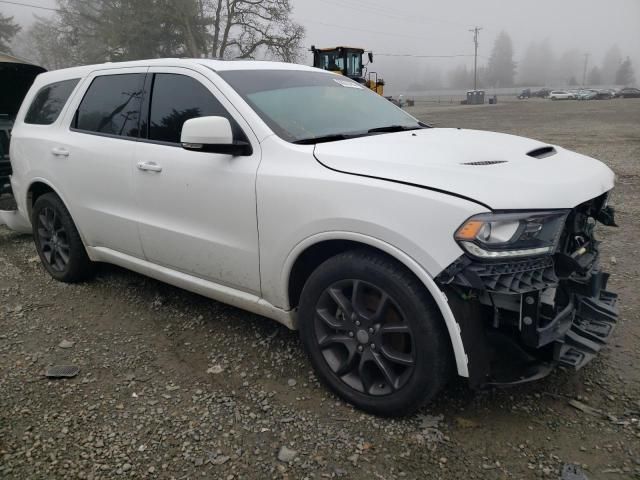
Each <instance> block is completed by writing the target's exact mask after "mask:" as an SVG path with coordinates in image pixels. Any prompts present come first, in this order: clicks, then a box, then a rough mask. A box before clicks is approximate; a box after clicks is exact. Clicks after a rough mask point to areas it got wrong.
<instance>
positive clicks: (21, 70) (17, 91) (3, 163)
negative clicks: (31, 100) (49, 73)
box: [0, 53, 45, 195]
mask: <svg viewBox="0 0 640 480" xmlns="http://www.w3.org/2000/svg"><path fill="white" fill-rule="evenodd" d="M44 71H45V70H44V68H42V67H38V66H36V65H32V64H30V63H28V62H26V61H24V60H21V59H19V58H16V57H13V56H10V55H6V54H3V53H0V195H2V194H3V193H5V192H7V191H8V190H9V186H10V185H9V176H10V175H11V163H10V161H9V139H10V138H11V127H12V126H13V120H14V118H15V116H16V113H18V109H19V108H20V104H21V103H22V99H23V98H24V96H25V95H26V94H27V92H28V91H29V88H30V87H31V84H32V83H33V80H34V79H35V78H36V76H37V75H39V74H40V73H42V72H44Z"/></svg>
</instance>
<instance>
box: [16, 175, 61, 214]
mask: <svg viewBox="0 0 640 480" xmlns="http://www.w3.org/2000/svg"><path fill="white" fill-rule="evenodd" d="M45 193H55V194H56V195H57V196H58V198H60V200H61V201H62V203H64V205H65V206H66V207H67V210H68V209H69V207H68V206H67V202H65V200H64V197H63V196H62V195H60V192H59V191H58V190H57V189H56V188H55V187H54V186H53V185H51V183H49V182H48V181H47V180H44V179H42V178H34V179H33V180H32V181H31V183H29V187H28V188H27V190H26V192H25V206H26V209H27V214H28V215H29V220H31V212H32V210H33V204H34V203H36V200H37V199H38V197H40V196H42V195H44V194H45Z"/></svg>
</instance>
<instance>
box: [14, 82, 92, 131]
mask: <svg viewBox="0 0 640 480" xmlns="http://www.w3.org/2000/svg"><path fill="white" fill-rule="evenodd" d="M79 80H80V79H79V78H74V79H71V80H64V81H62V82H56V83H51V84H49V85H46V86H44V87H42V88H41V89H40V91H38V93H37V94H36V96H35V97H34V99H33V101H32V102H31V105H30V106H29V110H27V114H26V115H25V117H24V123H31V124H35V125H51V124H52V123H53V122H55V121H56V119H57V118H58V116H59V115H60V112H61V111H62V107H64V105H65V103H67V100H68V99H69V96H70V95H71V92H73V89H74V88H75V87H76V85H77V84H78V81H79Z"/></svg>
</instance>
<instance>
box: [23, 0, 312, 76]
mask: <svg viewBox="0 0 640 480" xmlns="http://www.w3.org/2000/svg"><path fill="white" fill-rule="evenodd" d="M58 5H59V8H60V10H61V12H60V13H59V14H58V15H57V16H56V18H55V19H54V21H53V22H46V21H44V20H42V19H41V20H40V21H39V22H37V23H36V25H34V27H33V29H32V33H33V35H34V36H36V34H37V36H38V37H39V38H43V37H45V36H48V37H50V38H55V39H56V40H57V41H58V42H59V43H60V44H62V45H64V47H65V48H64V51H65V56H66V60H65V61H66V63H69V64H86V63H97V62H102V61H119V60H132V59H141V58H157V57H167V56H189V57H208V58H224V59H230V58H268V59H279V60H284V61H295V60H296V59H297V58H298V55H299V53H300V50H301V43H302V41H303V38H304V29H303V27H302V26H301V25H299V24H297V23H295V22H293V21H292V20H291V12H292V7H291V3H290V1H289V0H58ZM45 32H46V35H45ZM31 43H32V44H35V45H36V46H37V48H38V49H40V50H42V51H43V53H44V51H45V50H47V48H46V47H47V46H46V45H45V44H42V42H39V41H35V39H32V41H31ZM38 56H39V57H45V55H44V54H42V55H38Z"/></svg>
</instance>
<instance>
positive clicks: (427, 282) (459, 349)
mask: <svg viewBox="0 0 640 480" xmlns="http://www.w3.org/2000/svg"><path fill="white" fill-rule="evenodd" d="M327 240H348V241H353V242H358V243H362V244H365V245H369V246H371V247H374V248H377V249H379V250H381V251H383V252H385V253H387V254H388V255H390V256H391V257H393V258H395V259H396V260H398V261H399V262H400V263H402V264H403V265H405V266H406V267H407V268H409V269H410V270H411V271H412V272H413V273H414V275H416V277H418V279H420V281H421V282H422V283H423V284H424V286H425V287H426V288H427V290H428V291H429V293H431V296H432V297H433V299H434V300H435V302H436V304H437V305H438V308H439V309H440V313H441V314H442V318H443V319H444V322H445V325H446V327H447V331H448V332H449V338H450V340H451V346H452V348H453V353H454V356H455V360H456V368H457V371H458V375H460V376H461V377H468V376H469V369H468V365H467V362H468V359H467V354H466V352H465V349H464V345H463V343H462V336H461V334H460V331H461V330H460V325H459V324H458V322H457V321H456V319H455V317H454V315H453V312H452V311H451V308H450V306H449V302H448V299H447V296H446V295H445V294H444V292H443V291H442V290H440V288H438V285H437V284H436V282H435V281H434V280H433V278H432V277H431V276H430V275H429V274H428V273H427V272H426V271H425V270H424V269H423V268H422V267H421V266H420V264H418V262H416V261H415V260H414V259H413V258H411V257H410V256H409V255H408V254H406V253H405V252H403V251H401V250H399V249H398V248H396V247H394V246H392V245H390V244H388V243H386V242H384V241H382V240H380V239H377V238H374V237H371V236H368V235H363V234H361V233H355V232H340V231H336V232H323V233H318V234H316V235H312V236H310V237H307V238H305V239H304V240H303V241H301V242H299V243H298V244H297V245H296V246H295V247H294V248H293V250H292V251H291V252H290V253H289V255H288V256H287V259H286V261H285V263H284V266H283V270H282V274H281V276H280V283H281V289H282V291H287V290H288V285H289V275H290V272H291V270H292V268H293V265H294V263H295V261H296V259H297V258H298V257H299V256H300V254H302V252H304V251H305V250H306V249H307V248H309V247H311V246H313V245H315V244H318V243H320V242H324V241H327Z"/></svg>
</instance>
